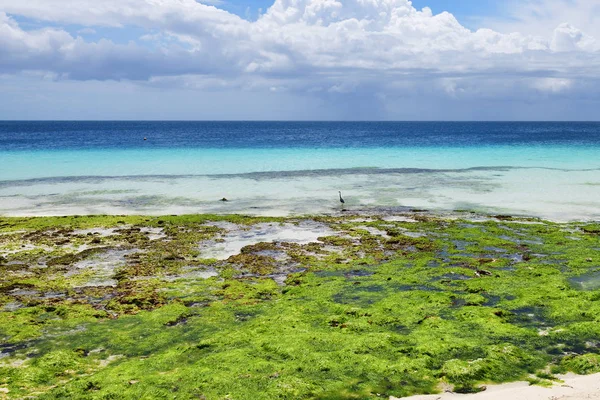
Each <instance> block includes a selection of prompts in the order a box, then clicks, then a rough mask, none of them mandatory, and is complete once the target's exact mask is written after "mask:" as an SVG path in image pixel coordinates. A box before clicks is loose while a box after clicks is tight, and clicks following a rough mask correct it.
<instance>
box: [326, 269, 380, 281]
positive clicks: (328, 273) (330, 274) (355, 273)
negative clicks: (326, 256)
mask: <svg viewBox="0 0 600 400" xmlns="http://www.w3.org/2000/svg"><path fill="white" fill-rule="evenodd" d="M373 274H374V272H373V271H367V270H350V271H348V270H346V271H318V272H315V275H316V276H318V277H319V278H330V277H342V276H343V277H346V278H348V279H351V278H358V277H364V276H372V275H373Z"/></svg>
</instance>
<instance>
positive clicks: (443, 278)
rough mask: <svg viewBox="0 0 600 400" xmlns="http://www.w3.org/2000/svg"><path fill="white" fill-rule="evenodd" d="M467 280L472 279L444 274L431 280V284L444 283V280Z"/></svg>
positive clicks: (465, 276) (459, 275)
mask: <svg viewBox="0 0 600 400" xmlns="http://www.w3.org/2000/svg"><path fill="white" fill-rule="evenodd" d="M469 279H472V277H470V276H467V275H462V274H454V273H450V274H444V275H441V276H436V277H435V278H433V279H431V282H439V281H444V280H450V281H467V280H469Z"/></svg>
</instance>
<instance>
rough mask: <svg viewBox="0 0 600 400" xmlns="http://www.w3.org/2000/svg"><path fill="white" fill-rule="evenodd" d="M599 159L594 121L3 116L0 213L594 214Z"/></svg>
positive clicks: (599, 195)
mask: <svg viewBox="0 0 600 400" xmlns="http://www.w3.org/2000/svg"><path fill="white" fill-rule="evenodd" d="M144 138H146V140H144ZM599 155H600V124H570V123H557V124H554V123H537V124H536V123H527V124H518V123H472V124H469V123H423V124H419V123H291V122H290V123H216V122H214V123H150V122H145V123H142V122H139V123H116V122H113V123H102V122H89V123H75V122H73V123H68V122H39V123H19V122H10V123H8V122H6V123H2V122H0V162H1V165H2V166H3V167H2V168H1V169H0V214H4V215H61V214H97V213H118V214H125V213H135V214H138V213H144V214H165V213H195V212H217V213H233V212H236V213H250V214H266V215H289V214H304V213H308V214H314V213H326V214H335V213H339V212H340V211H341V209H340V203H339V201H338V191H339V190H341V191H343V194H344V196H345V198H346V205H347V208H349V209H354V210H357V211H361V210H374V209H385V210H387V211H393V210H397V211H402V210H407V209H410V208H426V209H431V210H442V211H451V210H456V209H461V210H464V209H468V210H473V211H477V212H489V213H509V214H523V215H533V216H540V217H544V218H552V219H558V220H568V219H598V218H599V217H600V157H599ZM223 197H226V198H227V199H229V200H230V201H229V202H227V203H223V202H219V199H221V198H223Z"/></svg>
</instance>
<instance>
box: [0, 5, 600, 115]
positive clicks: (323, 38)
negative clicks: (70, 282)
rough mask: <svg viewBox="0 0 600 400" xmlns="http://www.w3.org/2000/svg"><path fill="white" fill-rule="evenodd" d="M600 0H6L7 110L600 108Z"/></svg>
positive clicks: (2, 85)
mask: <svg viewBox="0 0 600 400" xmlns="http://www.w3.org/2000/svg"><path fill="white" fill-rule="evenodd" d="M599 89H600V2H598V0H503V1H493V0H462V1H451V0H446V1H444V0H414V1H412V2H411V1H409V0H270V1H269V0H255V1H250V0H200V1H197V0H101V1H100V0H27V1H23V0H0V119H12V120H15V119H16V120H36V119H42V120H44V119H46V120H47V119H67V120H68V119H75V120H81V119H94V120H104V119H108V120H114V119H118V120H411V121H414V120H538V121H539V120H587V121H591V120H599V119H600V116H599V115H600V114H599V113H598V111H597V110H598V109H600V108H599V107H600V90H599Z"/></svg>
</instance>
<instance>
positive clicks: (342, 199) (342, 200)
mask: <svg viewBox="0 0 600 400" xmlns="http://www.w3.org/2000/svg"><path fill="white" fill-rule="evenodd" d="M338 193H339V194H340V203H342V209H344V204H346V202H345V201H344V198H343V197H342V192H341V191H340V192H338Z"/></svg>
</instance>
